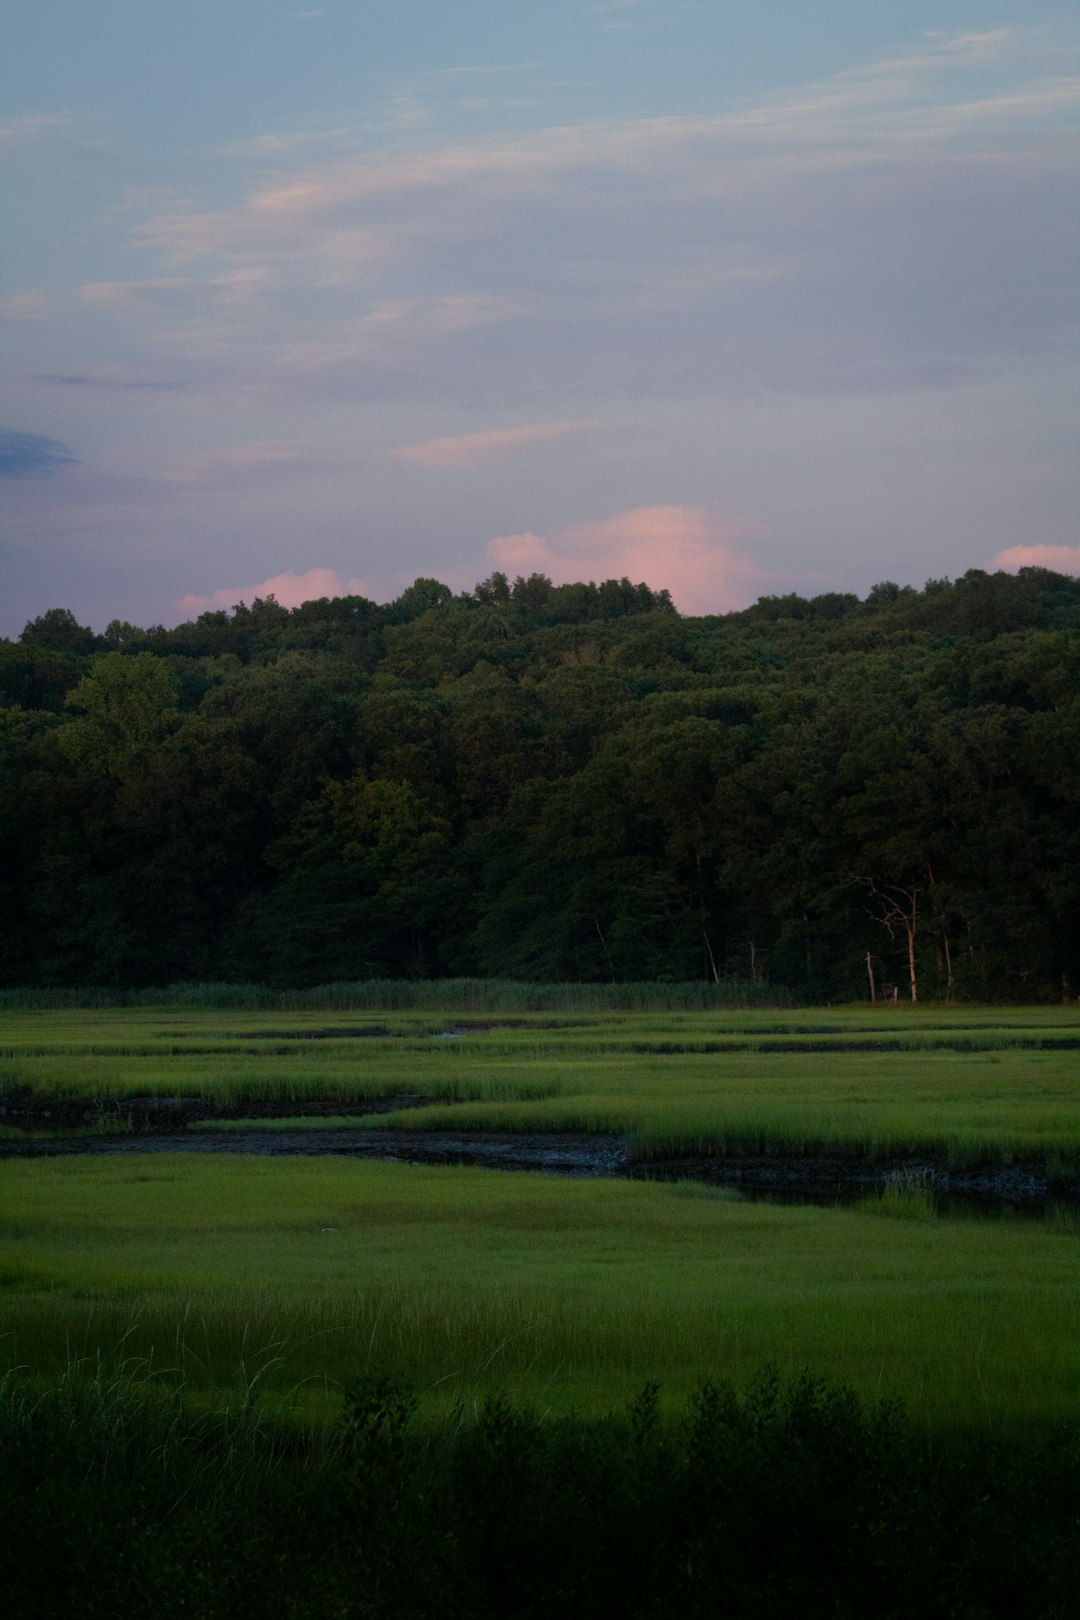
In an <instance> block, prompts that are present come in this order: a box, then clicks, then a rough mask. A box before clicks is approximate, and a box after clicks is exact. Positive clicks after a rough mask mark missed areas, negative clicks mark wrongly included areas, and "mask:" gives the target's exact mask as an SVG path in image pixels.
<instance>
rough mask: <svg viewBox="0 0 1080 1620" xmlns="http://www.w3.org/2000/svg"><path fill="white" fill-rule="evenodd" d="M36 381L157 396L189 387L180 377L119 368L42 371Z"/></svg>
mask: <svg viewBox="0 0 1080 1620" xmlns="http://www.w3.org/2000/svg"><path fill="white" fill-rule="evenodd" d="M34 381H35V382H45V383H56V384H57V385H58V386H59V387H61V388H120V389H136V390H139V389H148V390H149V391H150V392H152V393H156V394H173V393H179V392H180V391H181V390H183V389H185V388H186V387H187V386H188V384H187V383H185V382H183V381H181V379H180V378H179V377H164V376H146V375H144V374H139V373H136V374H130V373H127V372H125V371H124V370H123V369H122V368H119V367H109V368H101V369H98V370H95V371H76V372H64V371H40V372H38V373H37V375H36V376H35V378H34Z"/></svg>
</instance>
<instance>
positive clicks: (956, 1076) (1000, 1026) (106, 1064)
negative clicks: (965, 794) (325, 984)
mask: <svg viewBox="0 0 1080 1620" xmlns="http://www.w3.org/2000/svg"><path fill="white" fill-rule="evenodd" d="M586 988H588V987H586ZM583 999H584V998H583ZM507 1017H508V1018H512V1027H507V1026H506V1024H505V1023H503V1024H500V1021H499V1019H498V1017H497V1016H493V1015H484V1016H483V1017H481V1016H477V1015H476V1014H475V1013H473V1012H470V1013H469V1014H467V1015H461V1016H455V1014H453V1013H451V1012H448V1011H444V1012H432V1011H416V1010H412V1011H407V1012H393V1013H383V1014H381V1015H380V1014H376V1013H372V1012H370V1011H352V1012H350V1011H349V1010H348V1009H347V1008H337V1007H333V1008H331V1009H330V1010H327V1009H326V1008H323V1009H319V1010H310V1009H303V1010H301V1009H293V1010H288V1009H269V1010H247V1009H244V1008H235V1009H233V1008H228V1009H201V1008H199V1009H193V1008H190V1007H185V1006H178V1007H157V1008H139V1009H100V1010H98V1011H90V1012H88V1011H85V1010H59V1011H56V1010H51V1011H9V1012H5V1013H2V1014H0V1098H7V1099H8V1100H9V1101H10V1100H11V1099H13V1098H15V1097H18V1098H20V1099H21V1100H22V1101H23V1103H25V1101H26V1099H27V1098H33V1097H37V1098H39V1099H46V1100H49V1099H55V1100H59V1101H61V1102H63V1101H65V1100H67V1101H69V1102H70V1101H73V1100H75V1099H79V1098H83V1099H86V1101H87V1103H88V1104H90V1105H93V1107H94V1108H95V1109H96V1110H97V1111H98V1113H99V1115H100V1119H101V1121H102V1122H103V1123H105V1124H110V1123H111V1124H118V1123H122V1122H123V1119H124V1105H125V1101H126V1100H129V1099H131V1098H133V1097H143V1098H145V1097H147V1096H158V1097H165V1098H178V1097H189V1098H190V1097H201V1098H204V1099H206V1100H207V1102H208V1104H209V1105H210V1111H211V1113H212V1112H213V1109H214V1107H218V1108H220V1109H221V1110H222V1111H223V1112H226V1113H228V1112H239V1113H243V1111H244V1109H245V1107H252V1108H254V1109H258V1108H260V1107H262V1108H265V1107H268V1106H273V1107H274V1108H275V1110H277V1111H287V1112H291V1113H292V1114H294V1115H298V1116H305V1115H306V1114H308V1113H309V1112H310V1110H311V1106H312V1105H313V1104H314V1103H318V1104H320V1105H322V1106H323V1107H325V1106H326V1105H340V1106H342V1107H345V1106H349V1107H351V1108H355V1106H356V1105H357V1104H362V1103H363V1102H364V1101H366V1100H371V1101H373V1102H374V1101H376V1100H378V1099H380V1098H383V1099H385V1098H394V1097H403V1098H409V1097H416V1096H419V1097H423V1098H424V1099H426V1105H425V1106H424V1107H423V1108H422V1109H420V1108H414V1109H412V1110H409V1109H404V1110H397V1111H394V1112H391V1113H389V1114H381V1115H380V1116H379V1117H378V1119H377V1120H374V1119H373V1120H372V1123H373V1124H374V1123H378V1124H379V1125H380V1126H385V1127H386V1128H388V1129H393V1128H394V1126H395V1125H399V1126H408V1127H409V1128H424V1129H426V1128H440V1129H445V1128H455V1129H458V1128H460V1129H470V1130H515V1131H522V1130H527V1131H528V1130H532V1131H551V1130H572V1131H605V1132H608V1131H615V1132H619V1133H623V1134H625V1135H626V1136H627V1137H628V1138H629V1139H630V1142H631V1145H632V1146H633V1148H634V1150H635V1151H638V1152H640V1153H642V1154H643V1155H647V1154H649V1153H650V1152H657V1151H665V1150H669V1149H677V1148H678V1147H680V1146H685V1147H688V1148H692V1149H693V1150H695V1151H736V1150H740V1149H741V1150H752V1151H758V1150H760V1149H770V1148H775V1149H777V1150H783V1151H786V1152H800V1151H803V1152H808V1151H814V1150H817V1149H819V1148H821V1147H826V1148H828V1147H837V1148H841V1149H845V1150H848V1151H855V1152H861V1153H880V1154H890V1153H902V1152H911V1151H920V1150H932V1151H936V1152H939V1153H944V1154H947V1155H948V1156H949V1157H950V1158H951V1159H953V1160H955V1161H957V1162H964V1161H975V1162H981V1161H983V1160H998V1161H1002V1160H1004V1161H1007V1160H1009V1159H1012V1158H1017V1157H1024V1156H1035V1157H1039V1158H1043V1159H1047V1160H1054V1159H1061V1160H1063V1161H1066V1162H1069V1161H1071V1160H1072V1159H1074V1158H1075V1157H1076V1156H1077V1155H1078V1153H1080V1124H1078V1109H1077V1098H1078V1094H1080V1085H1078V1077H1080V1013H1078V1012H1077V1010H1076V1009H1073V1008H1018V1009H1000V1008H994V1009H987V1008H959V1009H958V1008H952V1007H950V1008H923V1007H916V1008H913V1007H904V1006H900V1007H893V1006H885V1007H881V1008H877V1009H866V1010H849V1009H840V1010H837V1009H831V1008H830V1009H825V1010H810V1011H808V1010H800V1011H798V1012H790V1011H788V1012H777V1011H775V1010H770V1011H747V1010H739V1009H730V1010H718V1011H712V1012H707V1013H702V1012H665V1013H656V1012H652V1013H641V1012H638V1013H612V1012H604V1011H601V1012H589V1011H586V1010H576V1011H575V1010H566V1011H562V1012H560V1013H558V1014H557V1015H555V1014H550V1013H547V1014H542V1013H535V1012H532V1013H523V1014H516V1015H511V1014H509V1013H508V1014H507Z"/></svg>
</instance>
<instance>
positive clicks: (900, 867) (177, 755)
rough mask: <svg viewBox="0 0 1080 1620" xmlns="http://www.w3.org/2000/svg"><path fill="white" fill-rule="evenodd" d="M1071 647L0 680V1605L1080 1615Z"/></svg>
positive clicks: (227, 650)
mask: <svg viewBox="0 0 1080 1620" xmlns="http://www.w3.org/2000/svg"><path fill="white" fill-rule="evenodd" d="M1078 632H1080V585H1078V584H1077V582H1076V581H1075V580H1072V579H1070V578H1067V577H1065V576H1063V575H1057V574H1053V573H1050V572H1048V571H1046V570H1042V569H1025V570H1022V571H1021V573H1020V574H1019V576H1017V577H1015V578H1013V577H1007V576H1005V575H994V576H990V575H986V574H983V573H980V572H979V571H973V572H972V573H970V574H968V575H965V576H964V578H963V579H962V580H959V581H957V582H956V583H955V584H950V583H949V582H948V581H931V582H929V583H928V584H927V586H926V588H925V589H924V590H923V591H914V590H909V589H907V588H904V589H901V588H899V587H897V586H894V585H889V584H885V585H882V586H879V587H876V588H875V590H874V591H872V592H871V593H870V595H869V597H868V598H867V599H866V600H865V601H864V602H860V601H859V600H858V599H857V598H855V597H852V596H842V595H830V596H827V597H817V598H814V599H812V600H804V599H802V598H800V597H794V596H792V597H785V598H766V599H763V600H762V601H761V602H759V603H757V604H756V605H755V606H754V607H753V608H750V609H748V610H746V611H745V612H743V613H738V614H728V615H725V616H722V617H715V618H706V619H686V618H682V617H680V616H679V615H678V614H677V613H676V612H675V611H674V609H673V608H672V606H671V603H670V601H669V600H668V598H667V597H666V595H665V593H663V592H653V591H650V590H648V589H647V588H646V587H644V586H633V585H631V584H629V583H628V582H627V581H621V582H620V581H607V582H605V583H604V584H602V585H599V586H594V585H589V586H584V585H581V586H559V587H556V586H554V585H552V583H551V581H550V580H547V579H545V578H543V577H542V576H533V577H532V578H530V579H518V580H515V581H513V582H512V583H511V582H510V581H509V580H507V579H505V578H504V577H503V576H502V575H499V574H495V575H493V576H492V577H491V578H490V579H489V580H486V581H484V582H482V584H480V585H478V586H477V587H476V589H475V591H473V592H466V593H463V594H461V595H458V596H453V595H452V593H451V592H450V591H449V590H447V588H446V587H444V586H441V585H440V584H438V582H436V581H432V580H419V581H417V582H416V584H415V585H414V586H412V587H410V588H409V590H407V591H405V592H404V593H403V595H402V596H401V597H400V598H399V599H398V600H397V601H396V602H393V603H390V604H387V605H385V606H378V605H376V604H374V603H370V602H367V601H365V600H364V599H362V598H358V597H350V598H343V599H340V600H336V601H322V602H312V603H307V604H305V605H304V606H303V607H301V608H298V609H295V610H291V611H289V610H286V609H284V608H282V607H280V606H279V605H278V604H277V603H276V602H274V601H272V600H267V601H259V602H256V603H254V604H253V605H252V606H251V607H244V606H241V607H238V608H237V609H236V610H235V611H234V612H233V613H231V614H230V613H224V612H223V613H208V614H203V615H202V616H201V617H200V618H199V619H198V620H197V621H195V622H194V623H192V624H188V625H182V626H179V627H177V628H176V629H175V630H163V629H161V628H160V627H154V628H151V629H148V630H143V629H140V628H138V627H136V626H132V625H128V624H122V623H119V622H114V623H113V624H112V625H110V626H109V628H108V630H107V631H106V632H105V634H104V635H103V636H95V635H94V634H93V633H92V632H90V631H88V630H86V629H84V628H83V627H81V626H80V625H79V624H78V623H77V622H76V621H75V620H74V618H73V617H72V616H71V615H70V614H69V613H66V612H65V611H64V610H61V609H57V610H53V611H52V612H50V613H47V614H44V615H42V617H41V618H40V619H38V620H35V621H34V622H33V623H31V624H29V625H28V626H27V627H26V630H25V631H24V633H23V635H22V636H21V637H20V638H19V640H18V641H17V642H0V757H2V758H3V761H4V770H3V773H2V774H0V855H2V858H3V871H4V874H5V877H4V882H3V883H2V884H0V1110H2V1113H0V1160H2V1162H0V1369H3V1368H6V1375H5V1380H4V1382H3V1385H2V1389H0V1443H2V1445H3V1448H4V1466H3V1468H2V1469H0V1511H2V1512H3V1514H4V1518H5V1524H6V1525H7V1526H8V1528H9V1532H10V1533H9V1535H8V1537H7V1539H6V1546H5V1548H4V1549H3V1550H2V1551H0V1559H3V1558H6V1560H7V1562H6V1567H5V1568H4V1570H3V1579H4V1582H5V1596H6V1597H7V1598H8V1600H9V1612H11V1613H13V1614H14V1615H20V1616H21V1615H22V1614H26V1615H30V1614H33V1615H34V1616H35V1620H37V1616H39V1615H52V1614H56V1615H57V1616H60V1615H64V1616H67V1615H71V1614H75V1613H82V1612H85V1611H87V1610H88V1607H89V1604H90V1602H91V1601H92V1604H93V1606H94V1608H95V1610H100V1611H101V1612H107V1613H110V1614H114V1615H117V1616H121V1615H126V1614H129V1613H130V1614H139V1615H140V1616H141V1615H143V1614H147V1613H154V1614H158V1613H160V1614H162V1615H165V1614H170V1613H174V1612H175V1613H184V1614H192V1615H196V1616H198V1617H199V1620H218V1617H224V1616H232V1615H248V1614H251V1615H259V1616H262V1615H264V1614H266V1613H270V1612H274V1613H279V1614H281V1615H283V1616H284V1615H297V1616H299V1615H309V1614H310V1615H312V1616H315V1615H317V1616H319V1617H320V1620H321V1617H322V1616H324V1615H332V1614H342V1615H368V1614H370V1615H372V1616H373V1617H384V1616H398V1615H401V1616H403V1617H404V1616H409V1617H410V1620H411V1617H412V1616H413V1615H416V1614H418V1613H423V1614H431V1615H432V1616H438V1615H446V1616H448V1617H450V1616H453V1617H454V1620H457V1617H459V1616H464V1617H466V1620H467V1617H469V1616H471V1615H474V1614H475V1615H477V1616H480V1615H483V1616H484V1617H485V1620H486V1617H487V1616H489V1615H490V1616H493V1617H498V1616H503V1615H505V1616H507V1617H510V1616H513V1617H521V1620H529V1617H531V1616H532V1615H534V1614H535V1615H537V1616H540V1615H550V1614H556V1613H557V1614H559V1615H560V1616H562V1615H573V1614H578V1613H581V1614H586V1613H588V1614H589V1615H590V1616H591V1615H594V1614H596V1613H599V1612H604V1611H605V1610H606V1611H607V1612H617V1613H620V1614H626V1615H627V1616H630V1617H634V1616H638V1615H641V1616H642V1617H643V1620H644V1617H645V1616H646V1615H650V1616H666V1615H671V1616H673V1617H674V1616H678V1617H679V1620H681V1617H682V1616H683V1615H694V1614H713V1613H717V1612H725V1613H730V1614H732V1615H733V1616H744V1615H745V1616H761V1617H764V1616H766V1615H767V1616H770V1617H772V1616H786V1615H789V1614H790V1615H796V1614H797V1615H798V1616H799V1617H800V1620H814V1617H817V1616H820V1617H821V1620H864V1617H865V1616H867V1615H869V1614H873V1615H874V1616H875V1617H877V1616H881V1617H882V1620H890V1617H892V1620H905V1617H907V1616H909V1615H910V1616H915V1615H918V1616H920V1617H922V1616H924V1615H941V1616H942V1617H943V1620H944V1617H946V1616H948V1617H950V1620H956V1617H967V1616H970V1617H971V1620H987V1617H989V1616H994V1617H997V1616H1001V1620H1014V1617H1015V1616H1016V1615H1018V1614H1024V1615H1025V1616H1029V1615H1030V1616H1031V1617H1032V1620H1035V1617H1038V1620H1064V1617H1065V1616H1070V1617H1071V1615H1072V1614H1073V1613H1074V1612H1076V1608H1077V1606H1078V1605H1080V1554H1078V1541H1077V1523H1078V1522H1080V1502H1078V1485H1080V1478H1078V1442H1077V1436H1078V1432H1080V1428H1078V1424H1080V1399H1078V1391H1080V1355H1078V1351H1077V1346H1078V1344H1080V1290H1078V1289H1077V1282H1076V1279H1077V1275H1078V1268H1077V1254H1078V1250H1077V1240H1078V1226H1080V1220H1078V1213H1077V1209H1078V1195H1080V1129H1078V1120H1077V1106H1076V1105H1077V1091H1078V1088H1077V1075H1078V1072H1080V1012H1078V1003H1077V1000H1076V997H1077V987H1078V985H1080V954H1078V953H1080V926H1078V919H1080V911H1078V906H1080V846H1078V843H1077V837H1076V827H1077V797H1076V771H1075V761H1076V759H1077V757H1078V756H1080V698H1078V693H1080V682H1078V679H1077V675H1078V672H1080V662H1078V652H1077V648H1078ZM495 974H498V975H500V976H501V977H499V978H494V977H492V975H495ZM161 986H167V988H165V989H162V988H160V987H161ZM856 998H866V999H867V1002H868V1004H867V1005H865V1006H862V1007H856V1006H854V1005H853V1003H854V1002H855V1000H856ZM480 1164H487V1165H489V1166H490V1165H502V1166H506V1167H514V1169H515V1173H514V1174H512V1175H511V1174H502V1173H499V1172H498V1171H497V1170H493V1169H491V1168H487V1169H481V1168H478V1166H479V1165H480ZM527 1167H532V1173H528V1169H527ZM540 1170H546V1171H548V1172H551V1171H557V1172H559V1174H558V1175H553V1174H550V1173H548V1174H543V1173H538V1172H539V1171H540ZM523 1172H524V1173H523ZM976 1209H981V1210H983V1211H991V1212H992V1218H989V1219H983V1218H979V1219H975V1218H972V1212H973V1211H974V1210H976ZM1018 1211H1026V1212H1027V1213H1026V1214H1025V1215H1024V1217H1023V1218H1021V1216H1020V1214H1019V1213H1018ZM1032 1214H1034V1215H1035V1216H1036V1217H1037V1218H1031V1216H1032ZM897 1402H899V1403H901V1404H900V1405H899V1406H898V1405H896V1404H895V1403H897ZM417 1549H420V1550H421V1551H420V1555H419V1556H417Z"/></svg>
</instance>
